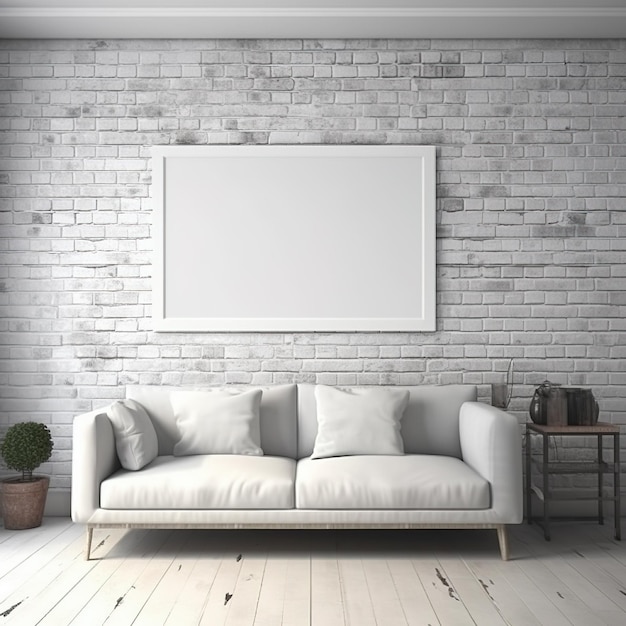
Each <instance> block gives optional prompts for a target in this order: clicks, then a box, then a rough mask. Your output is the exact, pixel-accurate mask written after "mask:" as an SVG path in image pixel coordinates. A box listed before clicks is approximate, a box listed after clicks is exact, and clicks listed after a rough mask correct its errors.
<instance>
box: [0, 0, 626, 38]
mask: <svg viewBox="0 0 626 626" xmlns="http://www.w3.org/2000/svg"><path fill="white" fill-rule="evenodd" d="M625 33H626V6H624V7H600V8H580V7H552V8H522V7H520V8H509V7H507V8H498V7H496V8H484V7H471V6H470V7H464V8H447V7H444V8H334V7H329V8H316V7H310V8H309V7H307V8H271V7H268V8H201V7H194V8H185V7H182V8H173V7H172V8H161V7H151V8H149V7H145V8H143V7H129V8H120V7H114V8H108V7H58V8H54V7H52V8H49V7H45V6H44V7H24V8H19V7H0V38H4V39H16V38H20V39H21V38H27V39H30V38H33V39H74V38H81V39H109V38H110V39H118V38H140V39H141V38H159V39H160V38H167V39H178V38H181V39H213V38H217V39H226V38H228V39H230V38H235V39H247V38H253V39H261V38H270V39H285V38H287V39H300V38H316V39H320V38H322V39H323V38H341V39H351V38H401V39H406V38H411V39H412V38H418V39H423V38H427V39H431V38H436V39H440V38H455V39H456V38H461V39H468V38H497V39H504V38H516V39H520V38H531V39H541V38H552V39H556V38H624V37H625Z"/></svg>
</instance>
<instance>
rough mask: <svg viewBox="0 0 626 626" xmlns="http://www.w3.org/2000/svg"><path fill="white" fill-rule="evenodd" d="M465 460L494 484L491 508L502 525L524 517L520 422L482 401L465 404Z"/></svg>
mask: <svg viewBox="0 0 626 626" xmlns="http://www.w3.org/2000/svg"><path fill="white" fill-rule="evenodd" d="M459 434H460V438H461V452H462V454H463V461H464V462H465V463H467V464H468V465H469V466H470V467H471V468H472V469H474V470H475V471H476V472H478V473H479V474H480V475H481V476H482V477H483V478H485V479H486V480H488V481H489V483H490V484H491V508H492V509H494V510H495V512H496V513H497V514H498V517H499V518H501V521H502V523H505V524H518V523H520V522H521V521H522V518H523V505H522V500H523V483H522V438H521V433H520V428H519V424H518V422H517V419H516V418H515V417H514V416H513V415H511V414H510V413H506V412H505V411H501V410H500V409H497V408H495V407H493V406H490V405H488V404H483V403H482V402H465V403H463V405H462V406H461V411H460V414H459Z"/></svg>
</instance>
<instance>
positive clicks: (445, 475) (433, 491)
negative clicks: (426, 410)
mask: <svg viewBox="0 0 626 626" xmlns="http://www.w3.org/2000/svg"><path fill="white" fill-rule="evenodd" d="M296 507H297V508H298V509H457V510H458V509H464V510H465V509H474V510H475V509H488V508H489V507H490V489H489V483H488V482H487V481H486V480H485V479H484V478H481V477H480V476H479V475H478V474H477V473H476V472H475V471H474V470H473V469H472V468H471V467H469V465H466V464H465V463H463V461H461V460H460V459H457V458H455V457H449V456H436V455H428V454H407V455H405V456H378V455H375V456H374V455H372V456H345V457H334V458H328V459H311V458H306V459H301V460H300V461H298V467H297V470H296Z"/></svg>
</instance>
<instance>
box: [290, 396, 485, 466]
mask: <svg viewBox="0 0 626 626" xmlns="http://www.w3.org/2000/svg"><path fill="white" fill-rule="evenodd" d="M339 388H340V389H354V387H339ZM365 388H367V387H365ZM369 388H370V389H371V387H369ZM393 389H406V390H407V391H408V392H409V393H410V397H409V403H408V404H407V407H406V409H405V410H404V416H403V418H402V428H401V432H402V440H403V441H404V452H405V453H407V454H442V455H448V456H455V457H457V458H461V440H460V436H459V411H460V409H461V405H462V404H463V403H464V402H475V401H476V391H477V390H476V385H415V386H403V385H394V386H393ZM316 435H317V406H316V401H315V385H310V384H299V385H298V457H297V458H299V459H301V458H305V457H309V456H311V454H312V452H313V448H314V445H315V437H316Z"/></svg>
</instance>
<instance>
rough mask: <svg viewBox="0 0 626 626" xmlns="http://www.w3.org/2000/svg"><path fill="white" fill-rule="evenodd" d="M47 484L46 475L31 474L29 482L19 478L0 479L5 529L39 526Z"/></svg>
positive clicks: (48, 482) (48, 481) (48, 483)
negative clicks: (31, 477) (31, 478)
mask: <svg viewBox="0 0 626 626" xmlns="http://www.w3.org/2000/svg"><path fill="white" fill-rule="evenodd" d="M49 485H50V479H49V478H48V477H47V476H33V480H32V481H29V482H23V481H22V480H21V479H20V478H6V479H5V480H3V481H0V494H1V495H2V518H3V520H4V527H5V528H6V529H7V530H23V529H25V528H36V527H37V526H41V520H42V519H43V510H44V507H45V505H46V496H47V495H48V486H49Z"/></svg>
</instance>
